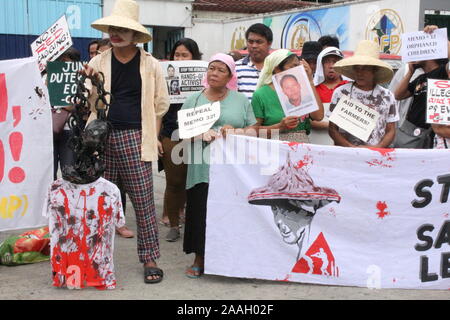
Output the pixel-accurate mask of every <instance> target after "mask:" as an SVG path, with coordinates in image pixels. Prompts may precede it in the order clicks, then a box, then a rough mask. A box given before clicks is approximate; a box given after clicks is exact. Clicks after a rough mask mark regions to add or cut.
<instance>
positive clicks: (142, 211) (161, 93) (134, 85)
mask: <svg viewBox="0 0 450 320" xmlns="http://www.w3.org/2000/svg"><path fill="white" fill-rule="evenodd" d="M138 18H139V6H138V4H137V3H136V2H135V1H133V0H117V1H116V3H115V5H114V9H113V12H112V14H111V15H110V16H108V17H105V18H102V19H99V20H97V21H95V22H93V23H92V27H93V28H94V29H97V30H100V31H102V32H104V33H108V34H109V38H110V40H111V44H112V49H109V50H107V51H105V52H103V53H102V54H100V55H98V56H96V57H94V58H93V59H92V60H91V61H90V62H89V65H88V66H86V67H85V73H86V74H87V75H88V76H94V77H96V76H98V73H99V72H102V73H103V74H104V78H105V83H104V87H105V90H106V91H108V92H111V94H112V96H113V97H114V99H112V101H111V105H110V107H109V109H108V110H107V120H108V121H109V122H110V123H111V125H112V130H111V131H110V134H109V137H108V141H107V145H106V150H105V163H106V171H105V178H106V179H108V180H110V181H112V182H114V183H116V182H117V181H118V180H119V179H120V180H121V181H122V183H123V186H124V187H125V191H126V193H127V194H128V195H129V196H130V200H131V202H132V204H133V207H134V210H135V213H136V223H137V230H138V234H137V242H138V248H137V249H138V256H139V260H140V262H141V263H143V264H144V275H145V276H144V281H145V282H146V283H157V282H160V281H161V280H162V278H163V271H162V270H161V269H160V268H158V267H157V264H156V260H157V259H158V258H159V257H160V252H159V240H158V229H157V222H156V212H155V204H154V197H153V180H152V161H157V159H158V145H157V133H158V132H159V131H160V127H161V120H162V117H163V116H164V114H165V113H166V112H167V110H168V108H169V97H168V92H167V86H166V83H165V80H164V77H163V72H162V70H161V67H160V65H159V63H158V61H157V60H156V59H155V58H153V57H152V56H151V55H150V54H149V53H147V52H145V51H144V50H143V49H140V48H137V47H136V43H146V42H149V41H151V39H152V38H151V36H150V34H149V32H148V31H147V29H146V28H145V27H144V26H143V25H141V24H140V23H139V22H138ZM91 93H92V94H91V96H90V102H91V106H92V113H91V116H90V118H89V120H92V119H95V118H96V117H97V112H96V109H95V108H94V106H95V99H96V96H97V94H96V90H95V88H94V90H91Z"/></svg>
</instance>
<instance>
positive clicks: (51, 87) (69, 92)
mask: <svg viewBox="0 0 450 320" xmlns="http://www.w3.org/2000/svg"><path fill="white" fill-rule="evenodd" d="M81 69H83V63H82V62H60V61H54V62H49V63H48V64H47V86H48V92H49V95H50V104H51V105H52V106H54V107H63V106H67V105H70V104H71V103H70V96H73V95H75V93H76V91H77V84H76V81H77V79H79V78H81V74H79V73H77V71H79V70H81Z"/></svg>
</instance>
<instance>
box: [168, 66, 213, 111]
mask: <svg viewBox="0 0 450 320" xmlns="http://www.w3.org/2000/svg"><path fill="white" fill-rule="evenodd" d="M160 63H161V68H162V70H163V74H164V78H165V79H166V82H167V89H168V90H169V101H170V103H184V102H185V101H186V99H187V97H189V96H190V95H191V94H193V93H194V92H198V91H201V90H203V84H202V81H203V78H204V77H205V76H206V71H207V70H208V62H206V61H196V60H183V61H162V62H160Z"/></svg>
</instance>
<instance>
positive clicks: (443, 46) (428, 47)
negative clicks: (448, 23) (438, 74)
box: [401, 28, 448, 63]
mask: <svg viewBox="0 0 450 320" xmlns="http://www.w3.org/2000/svg"><path fill="white" fill-rule="evenodd" d="M401 55H402V62H404V63H407V62H412V61H423V60H434V59H445V58H447V57H448V39H447V28H442V29H436V30H434V31H433V33H431V34H430V33H426V32H423V31H418V32H409V33H403V34H402V51H401Z"/></svg>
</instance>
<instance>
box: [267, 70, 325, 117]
mask: <svg viewBox="0 0 450 320" xmlns="http://www.w3.org/2000/svg"><path fill="white" fill-rule="evenodd" d="M272 81H273V85H274V86H275V90H276V92H277V95H278V97H279V99H280V102H281V106H282V107H283V111H284V114H285V115H286V116H299V117H301V116H304V115H306V114H309V113H311V112H314V111H316V110H319V106H318V105H317V102H316V99H315V97H314V93H313V91H312V88H311V84H310V83H309V80H308V76H307V74H306V71H305V68H304V67H303V66H298V67H295V68H292V69H289V70H286V71H283V72H280V73H277V74H276V75H274V76H273V77H272Z"/></svg>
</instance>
